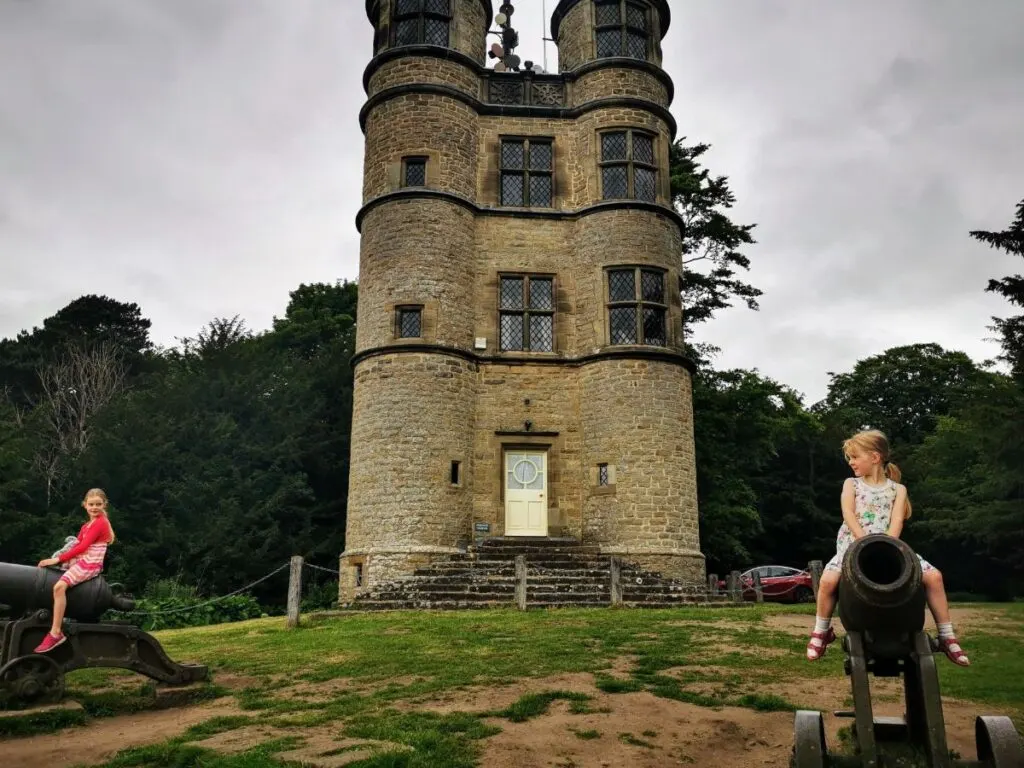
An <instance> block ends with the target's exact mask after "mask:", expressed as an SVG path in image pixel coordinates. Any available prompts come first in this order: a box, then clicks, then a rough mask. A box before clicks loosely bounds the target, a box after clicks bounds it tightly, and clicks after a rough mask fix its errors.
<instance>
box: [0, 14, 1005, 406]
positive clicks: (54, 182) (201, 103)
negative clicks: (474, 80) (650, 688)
mask: <svg viewBox="0 0 1024 768" xmlns="http://www.w3.org/2000/svg"><path fill="white" fill-rule="evenodd" d="M554 5H555V2H554V0H549V1H548V2H547V11H548V13H549V14H550V11H551V10H552V8H553V7H554ZM671 5H672V9H673V20H672V27H671V29H670V31H669V34H668V37H667V38H666V40H665V42H664V49H665V69H666V70H667V71H668V72H669V74H670V75H671V76H672V77H673V78H674V80H675V82H676V100H675V104H674V105H673V113H674V114H675V117H676V119H677V121H678V123H679V126H680V135H685V136H686V137H688V140H690V141H693V142H695V141H703V142H708V143H711V144H712V145H713V149H712V150H711V152H709V153H708V155H707V156H706V160H707V165H708V166H709V167H710V168H711V170H712V171H713V172H714V173H716V174H725V175H728V176H729V177H730V179H731V181H732V186H733V189H734V191H735V193H736V196H737V199H738V203H737V205H736V207H735V209H734V211H733V213H734V216H735V218H736V220H738V221H740V222H757V223H758V225H759V226H758V229H757V232H756V234H757V238H758V245H757V246H755V247H754V248H752V249H750V251H749V255H750V257H751V260H752V262H753V268H752V270H751V272H750V273H749V279H750V281H751V282H753V283H754V284H755V285H757V286H758V287H760V288H762V289H763V290H764V292H765V295H764V297H763V299H762V302H761V306H762V308H761V311H760V312H757V313H754V312H750V311H748V310H746V309H734V310H730V311H727V312H724V313H722V314H721V315H720V317H718V318H717V319H715V320H714V321H713V322H712V323H711V324H709V325H708V326H707V327H706V328H703V329H701V330H700V331H699V333H698V334H697V339H698V340H702V341H709V342H712V343H715V344H717V345H719V346H721V347H722V348H723V353H722V355H721V357H720V358H719V361H718V364H719V365H720V366H729V367H733V366H735V367H745V368H757V369H759V370H760V371H761V372H762V373H764V374H766V375H769V376H771V377H773V378H776V379H777V380H779V381H782V382H784V383H786V384H789V385H790V386H793V387H794V388H796V389H797V390H799V391H802V392H804V393H805V394H806V396H807V398H808V401H809V402H813V401H815V400H817V399H819V398H820V397H822V396H823V395H824V393H825V389H826V386H827V382H828V377H827V372H828V371H843V370H848V369H850V368H851V367H852V365H853V364H854V363H855V362H856V361H857V360H858V359H860V358H863V357H865V356H867V355H871V354H875V353H879V352H881V351H883V350H884V349H886V348H887V347H888V346H892V345H895V344H905V343H914V342H926V341H935V342H938V343H939V344H942V345H943V346H945V347H947V348H952V349H960V350H964V351H966V352H968V353H969V354H971V355H972V356H973V357H975V358H976V359H979V360H981V359H984V358H987V357H991V356H992V355H994V354H995V353H996V351H997V348H996V346H995V345H994V344H993V343H991V342H986V341H985V338H986V337H987V336H989V332H988V331H987V330H986V325H987V324H989V318H990V316H991V315H993V314H995V315H999V314H1004V313H1006V312H1008V310H1009V307H1008V306H1007V305H1006V304H1004V303H1003V302H1002V301H1000V300H998V299H997V298H996V297H994V296H991V295H988V294H985V293H984V292H983V289H984V287H985V285H986V282H987V280H988V278H990V277H1000V276H1003V275H1006V274H1010V273H1012V272H1019V271H1020V269H1021V264H1020V260H1019V259H1011V258H1010V257H1008V256H1003V255H1000V254H997V253H996V252H994V251H991V250H989V249H987V248H985V247H984V246H981V245H980V244H976V243H974V242H973V241H972V240H971V239H970V238H969V237H968V234H967V233H968V230H970V229H973V228H991V229H1001V228H1002V227H1003V226H1005V225H1006V224H1008V223H1009V222H1010V220H1011V218H1012V214H1013V208H1014V205H1015V204H1016V202H1017V201H1018V200H1020V199H1021V198H1022V197H1024V149H1022V145H1021V141H1020V138H1021V136H1022V135H1024V45H1022V44H1021V38H1020V34H1021V30H1022V29H1024V2H1021V0H976V1H975V2H966V1H965V0H838V1H830V2H814V1H813V0H671ZM363 6H364V4H363V2H362V0H0V267H2V272H0V337H4V336H12V335H14V334H16V333H17V332H18V331H19V330H21V329H23V328H29V327H32V326H33V325H38V324H39V323H41V322H42V320H43V318H45V317H47V316H49V315H51V314H53V313H54V312H55V311H56V310H58V309H59V308H60V307H62V306H64V305H65V304H66V303H67V302H69V301H71V300H73V299H74V298H76V297H78V296H80V295H82V294H84V293H102V294H107V295H110V296H113V297H114V298H116V299H119V300H121V301H135V302H138V303H139V304H140V305H141V307H142V310H143V313H144V314H145V315H146V316H148V317H149V318H151V319H152V321H153V330H152V334H153V338H154V340H155V341H156V342H157V343H159V344H163V345H173V344H174V343H175V339H176V338H179V337H183V336H188V335H193V334H194V333H195V332H196V331H197V330H198V329H199V328H200V327H201V326H202V325H203V324H205V323H206V322H207V321H209V320H210V319H212V318H213V317H225V316H228V317H229V316H232V315H235V314H238V315H241V316H242V317H244V318H245V320H246V321H247V323H248V324H249V326H250V327H252V328H254V329H257V330H259V329H263V328H266V327H268V326H269V324H270V322H271V319H272V317H273V316H274V315H275V314H277V315H280V314H282V313H283V311H284V309H285V306H286V305H287V301H288V292H289V291H290V290H292V289H294V288H295V287H297V286H298V285H299V284H300V283H302V282H313V281H333V280H336V279H339V278H355V277H356V276H357V274H358V253H359V243H358V234H357V232H356V230H355V225H354V217H355V214H356V211H357V210H358V207H359V204H360V199H359V197H360V177H361V173H362V151H363V142H362V135H361V133H360V131H359V125H358V120H357V114H358V111H359V108H360V106H361V105H362V103H363V100H364V93H363V90H362V85H361V77H362V72H363V68H364V66H365V65H366V63H367V61H368V60H369V58H370V49H371V41H372V37H373V34H372V30H371V27H370V25H369V23H368V22H367V20H366V16H365V14H364V11H363ZM516 6H517V11H516V14H515V16H514V22H515V25H516V27H517V28H518V29H519V31H520V35H521V39H522V45H521V47H520V51H519V52H520V53H521V54H522V55H523V57H524V58H533V59H535V60H536V61H538V62H540V61H541V60H542V48H541V42H540V40H541V36H542V30H543V29H544V22H543V14H542V10H541V0H519V1H518V2H517V3H516ZM548 69H549V70H551V71H555V70H556V69H557V57H556V53H555V50H554V48H553V46H550V47H549V62H548Z"/></svg>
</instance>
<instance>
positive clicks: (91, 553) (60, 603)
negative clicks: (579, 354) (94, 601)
mask: <svg viewBox="0 0 1024 768" xmlns="http://www.w3.org/2000/svg"><path fill="white" fill-rule="evenodd" d="M82 506H83V507H84V508H85V512H86V514H87V515H89V520H88V522H86V523H85V525H83V526H82V529H81V530H80V531H79V532H78V543H77V544H75V546H73V547H71V549H69V550H67V551H66V552H61V553H60V554H59V555H58V556H57V557H51V558H48V559H46V560H40V561H39V567H40V568H46V567H47V566H51V565H57V564H60V563H67V565H68V569H67V570H66V571H65V572H64V575H63V576H61V577H60V579H59V580H58V581H57V583H56V584H54V585H53V624H52V625H51V627H50V631H49V632H48V633H47V635H46V637H44V638H43V641H42V642H41V643H40V644H39V645H38V646H37V647H36V649H35V653H46V652H47V651H52V650H53V649H54V648H56V647H57V646H58V645H60V644H61V643H63V642H64V641H65V640H66V639H67V638H66V637H65V636H64V632H63V630H62V626H63V623H64V609H65V608H66V607H67V603H68V599H67V591H68V589H70V588H71V587H73V586H75V585H76V584H81V583H82V582H83V581H88V580H89V579H94V578H96V577H97V576H99V575H100V573H101V572H102V571H103V560H104V558H105V557H106V556H107V546H108V545H110V544H113V543H114V529H113V528H111V527H110V520H109V519H108V518H107V494H106V493H104V492H103V491H102V490H101V489H100V488H93V489H91V490H90V491H88V492H87V493H86V494H85V499H84V500H83V501H82Z"/></svg>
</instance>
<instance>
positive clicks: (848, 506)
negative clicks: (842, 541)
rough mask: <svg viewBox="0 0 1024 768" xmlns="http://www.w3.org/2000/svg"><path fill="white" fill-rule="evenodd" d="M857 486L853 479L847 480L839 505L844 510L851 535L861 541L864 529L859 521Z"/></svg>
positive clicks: (845, 521)
mask: <svg viewBox="0 0 1024 768" xmlns="http://www.w3.org/2000/svg"><path fill="white" fill-rule="evenodd" d="M855 489H856V484H855V483H854V480H853V478H852V477H848V478H846V480H845V482H844V483H843V494H842V496H840V497H839V503H840V505H841V506H842V508H843V522H844V523H846V527H847V528H849V529H850V533H852V534H853V538H855V539H859V538H860V537H861V536H863V535H864V529H863V528H861V527H860V521H859V520H857V512H856V507H857V502H856V499H855V498H854V496H855V494H856V490H855Z"/></svg>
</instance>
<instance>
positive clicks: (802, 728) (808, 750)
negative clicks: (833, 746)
mask: <svg viewBox="0 0 1024 768" xmlns="http://www.w3.org/2000/svg"><path fill="white" fill-rule="evenodd" d="M794 725H795V731H796V738H795V739H794V740H793V757H792V758H791V759H790V761H789V764H790V768H825V761H826V758H827V755H828V753H827V751H826V748H825V721H824V720H823V719H822V717H821V712H815V711H812V710H808V709H801V710H798V711H797V713H796V718H795V721H794Z"/></svg>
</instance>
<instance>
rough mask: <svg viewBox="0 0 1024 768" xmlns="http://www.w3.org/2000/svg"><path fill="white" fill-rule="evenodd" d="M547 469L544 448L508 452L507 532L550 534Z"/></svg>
mask: <svg viewBox="0 0 1024 768" xmlns="http://www.w3.org/2000/svg"><path fill="white" fill-rule="evenodd" d="M547 491H548V473H547V453H546V452H544V451H526V450H510V451H507V452H506V453H505V535H506V536H547V535H548V502H547Z"/></svg>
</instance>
